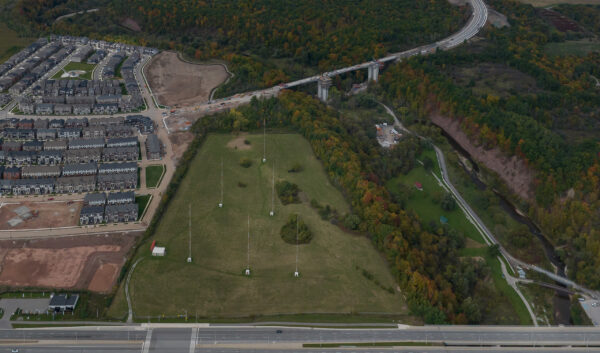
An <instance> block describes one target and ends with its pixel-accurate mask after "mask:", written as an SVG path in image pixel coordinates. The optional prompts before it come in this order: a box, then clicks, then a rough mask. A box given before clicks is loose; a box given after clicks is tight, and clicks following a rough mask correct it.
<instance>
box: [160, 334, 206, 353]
mask: <svg viewBox="0 0 600 353" xmlns="http://www.w3.org/2000/svg"><path fill="white" fill-rule="evenodd" d="M191 337H192V329H153V330H152V339H151V341H150V350H149V352H169V353H188V352H189V351H190V340H191ZM192 345H195V342H194V344H192Z"/></svg>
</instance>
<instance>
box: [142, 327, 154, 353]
mask: <svg viewBox="0 0 600 353" xmlns="http://www.w3.org/2000/svg"><path fill="white" fill-rule="evenodd" d="M151 340H152V329H149V330H148V333H147V334H146V340H145V341H144V345H143V346H142V353H148V352H149V351H150V341H151Z"/></svg>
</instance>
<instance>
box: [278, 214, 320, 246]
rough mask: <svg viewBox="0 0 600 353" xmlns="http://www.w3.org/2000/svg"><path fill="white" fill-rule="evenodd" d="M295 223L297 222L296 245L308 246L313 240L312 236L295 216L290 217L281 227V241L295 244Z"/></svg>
mask: <svg viewBox="0 0 600 353" xmlns="http://www.w3.org/2000/svg"><path fill="white" fill-rule="evenodd" d="M296 222H298V244H308V243H310V241H311V240H312V238H313V234H312V232H311V231H310V229H309V228H308V226H307V225H306V223H304V221H302V219H300V218H298V217H297V216H296V215H290V217H289V218H288V221H287V222H286V224H284V225H283V227H281V232H280V234H281V239H283V241H285V242H286V243H288V244H296Z"/></svg>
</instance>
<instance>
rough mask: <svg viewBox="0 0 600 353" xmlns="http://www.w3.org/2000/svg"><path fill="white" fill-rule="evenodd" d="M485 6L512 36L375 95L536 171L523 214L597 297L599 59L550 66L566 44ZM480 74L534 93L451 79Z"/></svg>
mask: <svg viewBox="0 0 600 353" xmlns="http://www.w3.org/2000/svg"><path fill="white" fill-rule="evenodd" d="M488 3H489V4H490V5H491V6H492V7H493V8H495V9H496V10H498V11H500V12H502V13H504V14H507V15H508V17H509V21H510V24H511V26H510V27H508V28H506V27H505V28H502V29H498V28H492V27H489V28H488V29H487V30H486V31H485V32H484V35H485V41H482V42H479V43H477V44H476V45H470V46H464V47H462V48H459V49H457V50H455V51H451V52H443V53H438V54H437V55H435V56H432V57H427V58H417V59H415V60H409V61H406V62H403V63H401V64H399V65H395V66H392V67H390V69H388V70H387V71H386V72H385V74H384V75H383V78H382V80H381V87H380V88H379V92H380V94H382V95H383V96H385V98H386V99H387V100H389V101H392V102H395V103H397V104H398V103H399V105H406V106H408V107H409V108H410V109H411V110H412V111H414V112H415V113H416V114H417V115H418V116H419V117H420V118H422V119H426V118H427V116H429V115H430V114H433V113H436V114H438V113H439V114H443V115H444V116H447V117H450V118H452V119H456V120H458V121H459V122H460V125H461V128H462V129H463V131H465V132H466V133H467V135H468V136H469V137H470V139H471V141H476V143H477V144H479V145H481V146H484V147H485V149H488V150H489V149H492V148H496V147H497V148H500V149H501V150H502V151H503V152H504V153H505V154H506V155H515V156H518V157H519V158H520V159H522V160H524V161H525V162H526V163H527V165H528V166H529V167H530V168H533V169H534V170H535V174H536V177H535V181H534V184H535V185H534V195H532V197H531V198H530V199H526V200H521V202H520V204H521V206H522V208H524V210H525V211H528V212H529V215H530V216H531V217H532V218H533V219H534V221H535V222H536V223H538V224H539V225H540V226H541V228H542V230H543V232H544V234H546V235H547V236H548V237H549V238H550V240H551V241H552V242H553V243H554V245H555V246H556V247H557V248H559V249H560V250H559V253H560V254H561V257H562V260H563V261H564V262H565V263H566V264H567V268H568V275H569V276H570V277H571V278H573V279H575V280H576V281H578V282H580V283H582V284H585V285H587V286H590V287H592V288H595V289H598V288H600V272H598V270H597V269H598V268H599V266H600V231H599V226H600V224H599V223H598V221H599V220H600V217H599V215H600V213H599V212H600V201H599V199H598V197H599V192H600V184H599V180H600V138H599V136H600V134H599V132H600V90H599V89H597V88H596V87H595V82H594V80H593V79H592V76H595V77H598V76H599V74H600V53H598V52H592V53H589V54H588V55H587V56H583V57H577V56H573V55H565V56H559V57H555V58H552V59H550V58H549V57H548V56H547V54H546V53H545V52H544V46H545V45H546V44H547V43H549V42H560V41H564V40H566V39H567V37H568V35H572V34H570V33H566V34H565V33H562V32H560V31H558V30H557V29H556V28H554V27H553V26H552V25H551V24H550V23H548V22H546V21H545V20H544V19H543V18H541V17H540V16H538V13H537V12H536V10H535V9H534V8H532V7H531V6H525V5H520V4H518V3H516V2H513V1H506V0H492V1H489V2H488ZM561 8H562V7H560V8H559V9H561ZM581 12H584V11H581ZM578 13H579V12H578ZM585 18H589V16H586V17H585ZM579 35H580V36H581V35H582V34H581V33H580V34H579ZM483 65H487V66H488V67H489V66H492V65H495V66H494V67H501V68H505V70H507V69H510V70H514V71H516V72H518V73H520V77H522V78H529V77H531V78H533V80H534V82H535V87H533V88H527V89H522V90H519V88H518V86H516V85H515V86H513V87H510V88H508V89H506V90H504V91H500V92H496V93H495V94H494V93H482V92H478V91H477V90H476V89H475V87H476V85H477V84H478V82H474V81H473V80H471V81H468V80H467V82H463V81H465V80H457V79H456V77H455V75H453V72H455V71H456V70H457V69H461V70H463V71H462V72H467V70H466V68H478V67H482V66H483Z"/></svg>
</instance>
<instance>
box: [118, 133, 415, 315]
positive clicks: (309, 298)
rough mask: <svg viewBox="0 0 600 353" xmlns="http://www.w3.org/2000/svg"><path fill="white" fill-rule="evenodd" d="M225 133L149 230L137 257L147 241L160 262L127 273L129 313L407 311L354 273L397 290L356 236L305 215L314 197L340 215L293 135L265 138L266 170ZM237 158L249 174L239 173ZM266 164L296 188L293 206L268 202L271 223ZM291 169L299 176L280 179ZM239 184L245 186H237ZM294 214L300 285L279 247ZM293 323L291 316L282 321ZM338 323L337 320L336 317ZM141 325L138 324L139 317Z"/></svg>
mask: <svg viewBox="0 0 600 353" xmlns="http://www.w3.org/2000/svg"><path fill="white" fill-rule="evenodd" d="M234 138H235V137H234V136H232V135H228V134H219V135H216V134H215V135H210V136H208V137H207V139H206V141H205V142H204V144H203V146H202V147H201V149H200V150H199V151H198V154H197V156H196V157H195V159H194V160H193V161H192V164H191V166H190V170H189V171H188V174H187V176H186V177H185V179H184V180H183V181H182V184H181V185H180V186H179V190H178V192H177V195H176V196H175V197H174V199H173V200H172V201H171V203H170V204H169V208H168V210H167V211H166V213H165V215H164V216H163V217H162V219H161V222H160V224H159V226H158V228H157V231H156V232H155V235H154V236H153V237H152V238H150V239H149V240H148V241H147V242H146V243H145V244H142V246H141V249H149V246H150V242H151V241H152V240H156V241H157V244H158V245H159V246H166V249H167V256H165V257H164V258H152V257H151V256H149V251H142V252H141V254H140V253H138V255H137V257H140V256H143V257H146V258H145V259H144V260H143V261H141V262H140V263H139V264H138V266H137V268H136V269H135V272H134V273H133V276H132V279H131V284H130V291H131V293H132V299H133V306H134V308H133V309H134V313H135V314H136V316H138V319H140V317H141V316H145V315H152V316H158V315H162V314H164V315H166V316H175V315H181V314H184V312H185V311H186V310H187V312H188V313H189V314H190V316H195V315H196V314H197V315H198V316H200V317H204V318H207V317H208V318H215V317H244V316H246V317H252V316H253V315H282V314H299V313H340V314H342V313H361V312H371V313H373V312H377V313H397V314H398V315H400V316H401V317H403V318H404V319H403V321H404V322H407V321H412V322H414V321H415V319H414V318H409V317H407V316H402V315H404V314H406V313H407V308H406V305H405V303H404V300H403V299H402V296H401V294H399V293H396V292H394V293H389V292H388V291H387V290H384V289H382V288H381V286H379V285H377V284H375V283H374V281H373V280H369V279H367V278H365V276H364V275H363V272H362V270H360V269H365V270H367V271H368V272H370V273H371V274H372V275H373V276H374V277H375V278H376V279H377V280H378V281H379V282H380V283H381V285H382V286H384V287H386V288H388V287H392V288H396V284H395V282H394V279H393V277H392V275H391V273H390V271H389V268H388V265H387V264H386V262H385V261H384V259H383V258H382V257H381V255H380V254H379V253H378V252H377V251H376V250H375V249H374V247H373V246H372V244H371V243H370V241H369V240H368V239H367V238H366V237H363V236H357V235H351V234H347V233H344V232H343V231H341V230H340V229H339V228H338V227H337V226H335V225H333V224H331V223H330V222H328V221H323V220H322V219H321V218H320V217H319V215H318V213H317V211H316V210H315V209H313V208H311V207H310V200H311V199H313V198H314V199H316V200H317V201H318V202H319V203H321V204H322V205H330V206H332V207H334V208H336V209H337V210H338V212H340V214H344V213H346V212H348V211H349V207H348V204H347V203H346V201H345V200H344V198H343V196H342V194H341V193H340V192H339V191H338V190H337V189H336V188H335V187H334V186H332V185H331V183H330V182H329V180H328V179H327V177H326V174H325V172H324V170H323V168H322V166H321V164H320V162H319V161H318V160H317V159H316V158H315V156H314V154H313V152H312V150H311V148H310V145H309V143H308V142H307V141H306V140H305V139H304V138H303V137H302V136H300V135H297V134H274V135H269V136H267V158H268V161H267V163H265V164H263V163H261V158H262V152H263V149H262V139H263V137H262V135H260V134H259V135H248V136H246V137H245V138H246V139H248V140H249V141H250V145H249V146H250V149H249V150H241V149H233V148H230V147H227V143H228V142H229V141H231V140H232V139H234ZM221 158H222V159H223V163H224V185H225V193H224V207H223V208H218V206H217V205H218V203H219V200H220V173H221V170H220V165H221ZM241 158H249V159H251V160H252V161H253V163H252V166H250V167H249V168H243V167H241V166H240V165H239V161H240V159H241ZM273 162H275V166H276V170H275V172H276V179H277V180H281V179H285V180H288V181H290V182H293V183H296V184H298V186H299V187H300V189H301V190H302V192H301V199H302V200H303V202H302V203H300V204H290V205H287V206H283V205H282V204H281V203H280V202H279V200H277V199H276V201H275V216H274V217H270V216H269V211H270V210H271V195H272V194H271V185H272V172H273V169H272V167H273ZM295 163H300V164H301V165H302V166H303V167H304V170H303V171H302V172H300V173H288V172H287V171H288V170H289V169H290V167H291V166H292V165H293V164H295ZM243 184H245V185H246V186H245V187H241V186H239V185H243ZM190 203H191V204H192V229H193V230H192V234H193V235H192V237H193V240H192V247H193V250H192V257H193V263H191V264H189V263H186V258H187V256H188V205H189V204H190ZM296 213H298V214H299V215H300V217H301V218H302V219H303V220H304V222H306V223H307V224H308V226H309V227H310V229H311V230H312V232H313V234H314V238H313V240H312V242H311V243H310V244H307V245H302V246H300V248H299V271H300V275H301V277H300V278H295V277H294V276H293V272H294V268H295V256H296V255H295V254H296V253H295V251H296V247H295V246H294V245H290V244H287V243H285V242H284V241H283V240H282V239H281V237H280V235H279V230H280V228H281V227H282V225H283V224H284V223H285V222H286V220H287V219H288V217H289V216H290V215H292V214H296ZM248 216H250V227H251V229H250V232H251V235H250V237H251V242H250V267H251V270H252V276H250V277H247V276H244V275H243V272H244V269H245V268H246V264H247V262H246V261H247V260H246V258H247V257H246V256H247V217H248ZM118 293H119V294H118V295H117V297H116V298H115V300H114V302H113V305H112V307H111V310H110V313H109V314H110V316H111V317H123V315H124V314H125V312H126V311H125V310H126V304H125V300H124V296H123V293H124V290H122V288H121V289H120V290H119V292H118ZM291 317H292V318H293V317H294V316H291ZM341 317H343V316H341ZM141 320H143V319H141Z"/></svg>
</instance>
